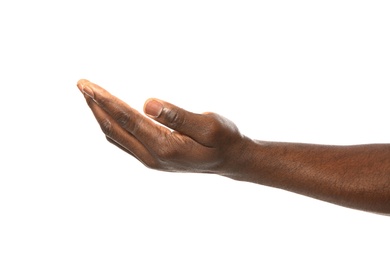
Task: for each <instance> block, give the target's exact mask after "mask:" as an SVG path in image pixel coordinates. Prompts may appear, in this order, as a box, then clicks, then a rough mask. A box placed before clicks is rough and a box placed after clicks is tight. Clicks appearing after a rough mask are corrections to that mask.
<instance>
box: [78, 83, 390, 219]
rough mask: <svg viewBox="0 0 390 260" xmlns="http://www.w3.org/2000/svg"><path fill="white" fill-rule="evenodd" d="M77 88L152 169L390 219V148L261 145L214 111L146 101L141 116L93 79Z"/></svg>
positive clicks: (113, 136) (113, 134) (117, 140)
mask: <svg viewBox="0 0 390 260" xmlns="http://www.w3.org/2000/svg"><path fill="white" fill-rule="evenodd" d="M77 86H78V88H79V89H80V91H81V92H82V93H83V94H84V97H85V99H86V101H87V104H88V106H89V107H90V108H91V110H92V112H93V114H94V116H95V118H96V120H97V121H98V123H99V125H100V127H101V129H102V131H103V133H104V134H105V135H106V138H107V140H108V141H109V142H111V143H112V144H114V145H116V146H117V147H119V148H121V149H122V150H124V151H126V152H127V153H129V154H130V155H132V156H134V157H135V158H137V159H138V160H139V161H141V162H142V163H143V164H144V165H146V166H147V167H149V168H152V169H156V170H162V171H171V172H199V173H214V174H219V175H222V176H227V177H230V178H232V179H235V180H240V181H247V182H253V183H258V184H262V185H267V186H271V187H275V188H281V189H284V190H288V191H291V192H295V193H299V194H302V195H306V196H309V197H312V198H316V199H320V200H324V201H327V202H330V203H334V204H337V205H341V206H345V207H349V208H354V209H359V210H364V211H369V212H374V213H381V214H390V144H366V145H353V146H330V145H317V144H301V143H278V142H264V141H257V140H253V139H250V138H248V137H246V136H244V135H242V134H241V133H240V131H239V130H238V128H237V126H236V125H235V124H234V123H233V122H231V121H229V120H228V119H226V118H224V117H222V116H220V115H218V114H215V113H204V114H195V113H192V112H189V111H186V110H184V109H182V108H179V107H177V106H175V105H172V104H170V103H168V102H165V101H162V100H158V99H149V100H147V101H146V103H145V106H144V112H145V114H146V116H144V115H142V114H141V113H139V112H138V111H137V110H135V109H133V108H132V107H130V106H129V105H128V104H126V103H125V102H123V101H121V100H120V99H118V98H117V97H115V96H113V95H111V94H110V93H109V92H107V91H106V90H105V89H103V88H102V87H100V86H98V85H96V84H94V83H91V82H89V81H88V80H84V79H83V80H80V81H79V82H78V83H77ZM153 120H155V121H157V122H159V123H161V124H162V125H164V126H166V127H164V126H161V125H159V124H156V123H155V122H153Z"/></svg>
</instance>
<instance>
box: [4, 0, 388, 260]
mask: <svg viewBox="0 0 390 260" xmlns="http://www.w3.org/2000/svg"><path fill="white" fill-rule="evenodd" d="M389 14H390V6H389V4H388V1H340V0H338V1H215V0H208V1H122V2H121V1H112V0H111V1H82V0H80V1H61V2H60V1H1V2H0V86H1V102H0V113H1V128H0V129H1V130H0V131H1V132H0V133H1V136H0V150H1V154H2V155H1V164H0V171H1V172H0V259H4V260H8V259H260V258H262V259H355V258H356V257H359V259H389V255H390V253H389V250H388V234H389V233H390V220H389V217H384V216H380V215H375V214H371V213H366V212H360V211H356V210H352V209H347V208H343V207H339V206H335V205H331V204H328V203H325V202H321V201H317V200H314V199H310V198H306V197H303V196H300V195H296V194H293V193H289V192H286V191H282V190H277V189H272V188H269V187H264V186H260V185H254V184H249V183H240V182H235V181H233V180H230V179H227V178H223V177H218V176H211V175H201V174H180V173H164V172H158V171H153V170H150V169H147V168H145V167H144V166H143V165H142V164H141V163H139V162H138V161H136V160H135V159H133V158H132V157H130V156H128V155H127V154H125V153H123V152H122V151H120V150H119V149H117V148H116V147H114V146H112V145H110V144H109V143H108V142H106V140H105V138H104V136H103V134H102V133H101V131H100V129H99V127H98V124H97V123H96V122H95V120H94V118H93V116H92V113H91V112H90V111H89V109H88V107H87V106H86V104H85V101H84V98H83V96H82V95H81V94H80V93H79V91H78V89H77V88H76V82H77V81H78V80H79V79H80V78H86V79H89V80H91V81H93V82H95V83H97V84H99V85H101V86H103V87H105V88H107V89H108V90H109V91H110V92H111V93H113V94H115V95H117V96H119V97H120V98H122V99H123V100H125V101H126V102H128V103H129V104H130V105H132V106H133V107H134V108H136V109H142V106H143V102H144V101H145V100H146V99H147V98H149V97H157V98H161V99H165V100H167V101H170V102H172V103H174V104H177V105H179V106H181V107H183V108H186V109H188V110H191V111H194V112H205V111H214V112H218V113H220V114H222V115H225V116H226V117H228V118H230V119H231V120H232V121H234V122H235V123H236V124H237V125H238V126H239V128H240V129H241V131H242V132H243V133H244V134H246V135H248V136H250V137H252V138H255V139H261V140H268V141H289V142H310V143H324V144H358V143H372V142H390V135H389V131H390V123H389V116H388V115H389V111H390V104H389V101H388V100H389V94H388V93H389V92H388V88H389V86H390V77H389V71H390V48H389V46H390V36H389V35H390V33H389V32H390V15H389Z"/></svg>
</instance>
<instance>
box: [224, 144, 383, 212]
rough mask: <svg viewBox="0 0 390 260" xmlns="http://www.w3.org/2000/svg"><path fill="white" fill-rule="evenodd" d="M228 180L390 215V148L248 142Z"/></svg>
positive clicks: (381, 146) (373, 145) (376, 145)
mask: <svg viewBox="0 0 390 260" xmlns="http://www.w3.org/2000/svg"><path fill="white" fill-rule="evenodd" d="M238 161H239V162H238V164H237V167H235V169H234V171H231V172H229V173H228V174H226V176H228V177H230V178H233V179H236V180H241V181H248V182H254V183H258V184H262V185H267V186H271V187H276V188H281V189H284V190H288V191H292V192H295V193H299V194H302V195H306V196H310V197H313V198H317V199H320V200H324V201H328V202H331V203H335V204H338V205H342V206H346V207H350V208H356V209H360V210H366V211H371V212H378V213H387V214H389V213H390V145H387V144H369V145H356V146H327V145H315V144H296V143H295V144H294V143H278V142H261V141H253V140H250V139H246V141H245V147H244V148H243V149H242V151H240V156H239V157H238Z"/></svg>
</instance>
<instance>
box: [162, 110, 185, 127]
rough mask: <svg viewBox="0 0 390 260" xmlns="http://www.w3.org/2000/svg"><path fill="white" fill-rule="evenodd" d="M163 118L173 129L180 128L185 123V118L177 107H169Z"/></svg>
mask: <svg viewBox="0 0 390 260" xmlns="http://www.w3.org/2000/svg"><path fill="white" fill-rule="evenodd" d="M165 118H166V120H167V122H168V124H169V126H170V127H172V128H173V129H177V128H180V127H181V126H182V125H183V124H184V123H185V118H184V116H182V115H181V114H180V112H179V109H177V108H176V109H171V110H169V111H167V112H166V115H165Z"/></svg>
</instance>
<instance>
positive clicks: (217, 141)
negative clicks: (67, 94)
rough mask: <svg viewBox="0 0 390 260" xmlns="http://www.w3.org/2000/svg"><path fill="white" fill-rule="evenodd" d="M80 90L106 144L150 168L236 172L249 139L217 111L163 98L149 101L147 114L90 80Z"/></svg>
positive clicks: (80, 83)
mask: <svg viewBox="0 0 390 260" xmlns="http://www.w3.org/2000/svg"><path fill="white" fill-rule="evenodd" d="M77 86H78V88H79V89H80V91H81V92H82V93H83V94H84V97H85V99H86V101H87V104H88V106H89V107H90V108H91V110H92V112H93V114H94V116H95V118H96V120H97V121H98V123H99V125H100V127H101V129H102V131H103V133H104V134H105V136H106V138H107V140H108V141H109V142H111V143H112V144H114V145H116V146H117V147H119V148H121V149H122V150H124V151H126V152H127V153H129V154H131V155H132V156H134V157H135V158H137V159H138V160H139V161H141V162H142V163H143V164H144V165H146V166H147V167H149V168H152V169H156V170H164V171H180V172H204V173H206V172H208V173H228V172H234V171H235V170H234V169H235V168H236V167H237V165H235V164H236V160H237V159H238V158H239V157H240V154H241V153H242V149H243V147H244V146H245V140H246V138H245V137H244V136H243V135H241V133H240V132H239V130H238V128H237V127H236V125H235V124H234V123H232V122H231V121H230V120H228V119H226V118H224V117H222V116H220V115H218V114H215V113H204V114H196V113H192V112H189V111H186V110H184V109H182V108H179V107H177V106H175V105H173V104H170V103H168V102H165V101H162V100H159V99H149V100H147V101H146V102H145V105H144V112H145V114H146V116H144V115H143V114H141V113H139V112H138V111H137V110H135V109H133V108H132V107H130V106H129V105H128V104H126V103H125V102H123V101H122V100H120V99H119V98H117V97H115V96H113V95H111V94H110V93H109V92H108V91H106V90H105V89H103V88H102V87H100V86H98V85H96V84H94V83H92V82H90V81H88V80H85V79H82V80H79V81H78V83H77ZM151 119H152V120H151ZM153 120H155V121H157V122H159V123H161V124H157V123H155V122H153Z"/></svg>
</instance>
